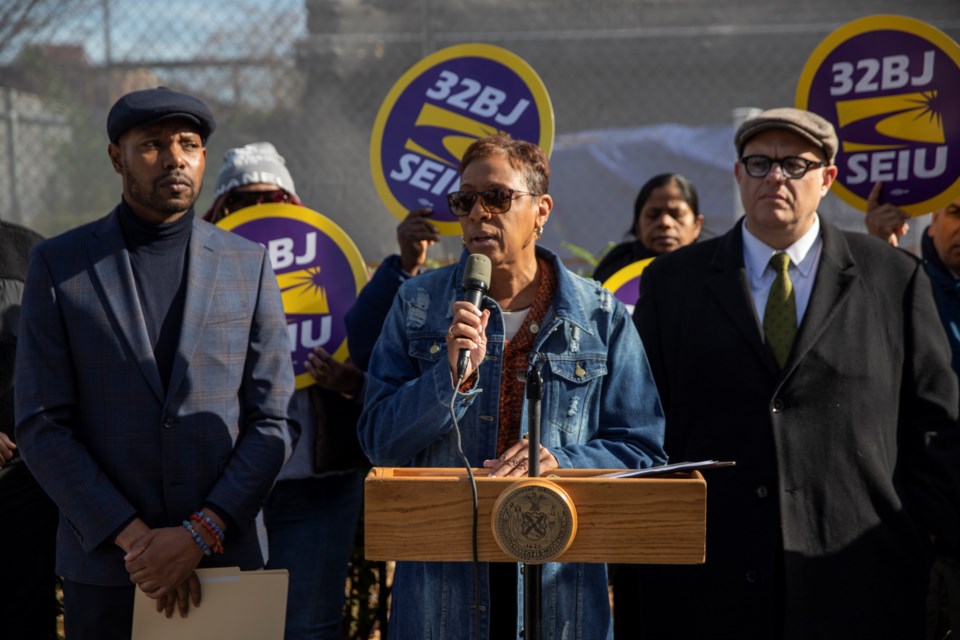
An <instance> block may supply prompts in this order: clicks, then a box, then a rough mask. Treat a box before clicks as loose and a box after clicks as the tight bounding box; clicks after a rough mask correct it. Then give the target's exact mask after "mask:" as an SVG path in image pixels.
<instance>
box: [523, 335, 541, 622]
mask: <svg viewBox="0 0 960 640" xmlns="http://www.w3.org/2000/svg"><path fill="white" fill-rule="evenodd" d="M529 358H530V368H529V369H528V370H527V375H526V391H527V393H526V397H527V415H528V416H529V424H528V428H527V442H528V443H529V446H530V448H529V453H528V460H527V463H528V465H529V467H528V469H527V471H528V473H527V475H528V477H530V478H539V477H540V403H541V401H542V400H543V376H542V375H541V373H540V368H541V367H542V366H543V356H541V355H540V354H539V353H536V352H534V353H531V354H530V356H529ZM542 569H543V565H540V564H527V563H524V565H523V621H524V629H523V638H524V640H540V635H541V633H540V627H541V624H540V623H541V603H542V601H543V600H542V596H541V591H542V589H541V587H542V575H543V574H542Z"/></svg>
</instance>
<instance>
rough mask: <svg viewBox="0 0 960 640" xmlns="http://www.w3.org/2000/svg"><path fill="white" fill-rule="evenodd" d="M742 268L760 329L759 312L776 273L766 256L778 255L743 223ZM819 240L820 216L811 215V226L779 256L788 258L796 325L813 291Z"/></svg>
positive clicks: (805, 309) (819, 246)
mask: <svg viewBox="0 0 960 640" xmlns="http://www.w3.org/2000/svg"><path fill="white" fill-rule="evenodd" d="M742 229H743V265H744V267H746V270H747V281H748V282H749V284H750V297H751V298H752V299H753V307H754V309H756V312H757V318H759V320H760V325H761V326H763V312H764V311H765V310H766V307H767V297H768V296H769V295H770V286H771V285H772V284H773V281H774V279H775V278H776V277H777V274H776V273H775V272H774V270H773V268H771V267H770V257H771V256H773V254H775V253H780V252H779V251H778V250H777V249H774V248H773V247H771V246H769V245H767V244H765V243H763V242H762V241H760V240H759V239H758V238H757V237H756V236H755V235H753V234H752V233H750V230H749V229H747V221H746V220H745V221H744V224H743V227H742ZM822 248H823V240H822V239H821V238H820V217H819V216H818V215H817V214H816V213H814V214H813V225H812V226H811V227H810V229H809V230H808V231H807V232H806V233H805V234H803V236H802V237H801V238H800V239H799V240H797V241H796V242H794V243H793V244H792V245H790V246H789V247H787V248H786V250H785V251H783V253H786V254H787V255H788V256H790V267H789V271H788V273H789V275H790V281H791V282H792V283H793V292H794V297H795V299H796V302H797V326H798V327H799V326H800V324H801V323H803V314H804V313H805V312H806V311H807V304H808V303H809V302H810V292H811V291H813V282H814V280H816V277H817V266H818V265H819V264H820V251H821V250H822Z"/></svg>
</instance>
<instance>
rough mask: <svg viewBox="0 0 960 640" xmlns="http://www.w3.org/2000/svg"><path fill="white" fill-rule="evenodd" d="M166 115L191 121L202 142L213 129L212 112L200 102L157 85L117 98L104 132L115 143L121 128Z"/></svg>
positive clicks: (130, 127) (214, 124)
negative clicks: (196, 128) (194, 124)
mask: <svg viewBox="0 0 960 640" xmlns="http://www.w3.org/2000/svg"><path fill="white" fill-rule="evenodd" d="M168 118H186V119H188V120H192V121H193V122H195V123H196V124H197V127H199V129H200V137H201V138H202V139H203V141H204V142H206V141H207V138H209V137H210V134H211V133H213V130H214V129H216V128H217V123H216V121H215V120H214V119H213V113H211V112H210V109H208V108H207V105H205V104H204V103H203V102H202V101H200V100H198V99H197V98H194V97H193V96H188V95H187V94H185V93H180V92H179V91H174V90H173V89H168V88H166V87H157V88H156V89H144V90H142V91H133V92H131V93H128V94H127V95H125V96H123V97H122V98H120V99H119V100H117V102H116V103H115V104H114V105H113V107H111V108H110V113H109V114H108V115H107V135H108V136H109V138H110V142H112V143H114V144H116V143H117V141H118V140H120V136H122V135H123V133H124V132H125V131H128V130H129V129H132V128H133V127H139V126H141V125H145V124H151V123H153V122H158V121H160V120H166V119H168Z"/></svg>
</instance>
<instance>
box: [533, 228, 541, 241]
mask: <svg viewBox="0 0 960 640" xmlns="http://www.w3.org/2000/svg"><path fill="white" fill-rule="evenodd" d="M534 231H535V232H536V234H537V240H539V239H540V238H542V237H543V227H537V228H536V229H535V230H534Z"/></svg>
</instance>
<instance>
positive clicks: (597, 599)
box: [358, 135, 666, 640]
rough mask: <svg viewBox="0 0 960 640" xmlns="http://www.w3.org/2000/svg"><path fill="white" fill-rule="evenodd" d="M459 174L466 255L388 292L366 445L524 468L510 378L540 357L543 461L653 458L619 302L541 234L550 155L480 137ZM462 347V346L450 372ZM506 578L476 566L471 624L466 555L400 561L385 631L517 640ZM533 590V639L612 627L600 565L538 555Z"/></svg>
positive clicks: (654, 437)
mask: <svg viewBox="0 0 960 640" xmlns="http://www.w3.org/2000/svg"><path fill="white" fill-rule="evenodd" d="M460 176H461V179H460V187H459V190H458V191H455V192H453V193H451V194H449V197H448V200H449V203H450V209H451V211H452V212H453V213H454V214H455V215H456V216H458V217H459V219H460V226H461V228H462V230H463V244H464V251H463V255H462V256H461V259H460V262H459V264H454V265H449V266H447V267H444V268H441V269H437V270H435V271H432V272H429V273H426V274H422V275H419V276H417V277H416V278H413V279H411V280H409V281H407V282H405V283H404V284H403V286H401V288H400V290H399V292H398V293H397V296H396V297H395V299H394V301H393V306H392V308H391V310H390V312H389V314H388V316H387V319H386V321H385V323H384V326H383V331H382V333H381V334H380V338H379V340H378V341H377V344H376V346H375V347H374V350H373V354H372V357H371V360H370V367H369V371H368V380H367V390H366V395H365V398H364V411H363V414H362V415H361V417H360V422H359V425H358V430H359V435H360V441H361V445H362V446H363V448H364V450H365V452H366V454H367V456H368V457H369V458H370V460H371V461H372V462H373V464H375V465H378V466H414V467H458V466H462V459H461V457H460V453H459V447H460V446H462V451H463V454H464V455H465V456H466V459H467V460H468V461H469V463H470V465H471V466H472V467H481V466H483V467H487V468H488V469H489V470H490V473H491V475H495V476H517V477H519V476H526V475H527V467H528V461H527V455H528V443H527V441H526V440H525V439H524V434H525V433H526V432H527V429H528V425H527V420H528V417H527V414H526V411H525V406H526V404H525V398H524V383H523V382H522V381H521V377H522V376H521V374H523V373H525V372H526V371H527V369H528V363H529V361H530V355H531V354H537V356H538V358H539V359H540V361H541V362H542V363H543V364H542V375H543V389H544V392H543V401H542V405H541V406H542V421H541V425H542V426H541V429H542V434H541V449H540V469H541V473H547V472H549V471H551V470H553V469H556V468H558V467H563V468H628V467H645V466H650V465H653V464H660V463H663V462H664V461H665V458H666V456H665V454H664V452H663V446H662V445H663V425H664V422H663V411H662V409H661V406H660V399H659V396H658V395H657V390H656V387H655V385H654V381H653V378H652V376H651V373H650V369H649V366H648V363H647V358H646V355H645V353H644V350H643V346H642V344H641V343H640V339H639V337H638V335H637V333H636V330H635V329H634V326H633V323H632V321H631V319H630V316H629V315H628V313H627V311H626V308H625V307H624V306H623V305H622V304H621V303H620V302H618V301H617V300H616V299H615V298H614V297H613V296H612V295H611V294H610V293H609V292H607V291H606V290H604V289H601V288H600V286H599V285H598V284H597V283H596V282H594V281H592V280H587V279H584V278H581V277H579V276H577V275H575V274H573V273H571V272H570V271H568V270H567V269H566V268H565V267H564V266H563V265H562V264H561V262H560V260H559V258H558V257H557V256H556V255H554V254H553V253H551V252H550V251H548V250H546V249H544V248H543V247H539V246H537V241H538V240H539V239H540V237H541V236H542V235H543V231H544V226H545V225H546V223H547V220H548V218H549V217H550V211H551V209H552V207H553V199H552V198H551V197H550V195H549V194H548V188H549V179H550V167H549V163H548V161H547V158H546V155H545V154H544V153H543V151H542V150H541V149H540V148H539V147H538V146H537V145H535V144H531V143H529V142H523V141H519V140H513V139H511V138H510V137H509V136H506V135H495V136H490V137H487V138H482V139H480V140H477V141H475V142H474V143H473V144H472V145H470V147H469V148H468V149H467V150H466V152H465V154H464V156H463V159H462V161H461V163H460ZM470 254H482V255H484V256H486V257H487V258H489V260H490V278H489V287H488V288H487V289H486V293H485V295H483V296H482V298H480V297H479V296H477V297H476V298H475V299H479V300H481V302H480V304H479V305H478V306H474V304H471V303H470V302H468V301H466V300H464V290H463V288H462V283H463V281H464V278H463V276H464V270H465V268H466V264H467V262H468V261H467V258H468V257H469V256H470ZM478 307H479V308H478ZM461 350H465V352H466V353H467V354H468V356H469V357H468V358H465V361H464V362H463V363H462V364H461V367H460V368H461V369H462V371H460V372H458V359H459V356H460V353H461ZM458 373H460V374H461V375H458ZM454 396H455V397H454ZM451 404H452V406H453V412H452V413H453V414H455V415H456V418H457V424H456V425H455V423H454V421H453V418H452V416H451ZM458 428H459V437H458V433H457V429H458ZM517 575H518V567H517V565H516V564H513V563H481V564H480V581H479V582H480V589H479V600H480V602H479V609H480V612H481V615H480V616H479V624H480V629H479V630H477V629H476V628H475V624H476V622H475V615H474V614H475V612H474V609H473V602H474V597H475V596H474V573H473V568H472V566H471V564H470V563H456V562H454V563H451V562H398V563H397V568H396V573H395V577H394V586H393V590H392V594H393V602H392V606H391V620H390V637H391V638H448V639H450V638H465V639H472V638H496V639H498V640H499V639H503V638H517V637H518V632H519V624H520V622H519V618H520V616H519V615H518V611H522V606H518V594H517ZM542 589H543V591H542V593H543V598H542V618H541V622H540V628H541V629H542V637H543V638H544V639H553V638H556V639H559V638H569V639H570V640H574V639H581V640H596V639H598V638H600V639H602V638H612V637H613V630H612V624H611V616H610V607H609V602H608V597H607V573H606V565H603V564H561V563H548V564H546V565H544V566H543V573H542Z"/></svg>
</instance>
